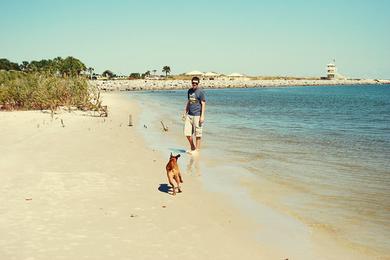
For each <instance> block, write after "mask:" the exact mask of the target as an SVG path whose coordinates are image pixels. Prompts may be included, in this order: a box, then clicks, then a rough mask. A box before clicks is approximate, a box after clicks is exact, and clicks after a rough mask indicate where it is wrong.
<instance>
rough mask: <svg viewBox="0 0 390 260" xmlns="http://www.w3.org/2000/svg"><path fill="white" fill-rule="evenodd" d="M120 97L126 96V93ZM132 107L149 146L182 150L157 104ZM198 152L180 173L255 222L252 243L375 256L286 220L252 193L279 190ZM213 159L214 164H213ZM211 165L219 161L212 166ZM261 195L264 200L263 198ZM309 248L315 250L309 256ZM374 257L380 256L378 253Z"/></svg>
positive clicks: (316, 254) (297, 251) (320, 229)
mask: <svg viewBox="0 0 390 260" xmlns="http://www.w3.org/2000/svg"><path fill="white" fill-rule="evenodd" d="M124 95H127V96H132V94H131V93H128V94H124ZM138 97H139V96H138ZM133 99H137V96H136V97H133ZM138 102H139V103H142V105H141V106H142V107H143V114H149V115H148V116H144V115H143V120H144V121H143V123H142V124H144V123H145V124H146V125H147V126H148V128H147V130H145V131H147V132H145V138H146V139H149V142H148V144H149V145H152V146H153V147H155V148H156V149H160V150H162V151H166V152H168V151H172V150H177V151H180V149H176V148H172V147H177V146H178V147H180V148H182V147H186V145H187V143H186V142H185V140H184V139H183V138H180V137H181V135H180V133H181V129H180V128H181V127H180V126H179V125H178V124H177V122H175V120H174V119H173V118H169V114H167V113H166V111H165V112H164V111H163V110H162V109H159V107H158V105H157V104H158V103H159V102H149V103H148V102H147V101H145V100H144V99H142V101H138ZM147 110H149V111H147ZM163 118H164V119H165V120H167V121H165V123H167V125H169V126H170V127H169V132H163V131H162V130H161V126H160V124H159V122H160V120H161V119H163ZM167 139H169V141H167ZM161 140H163V141H161ZM204 149H205V150H204V151H202V154H201V155H200V156H198V157H197V158H195V160H194V161H191V162H188V163H187V164H188V165H187V167H183V168H185V169H186V170H187V172H188V173H189V174H194V173H195V174H199V175H201V178H202V182H203V185H204V186H206V187H207V189H208V190H209V191H211V192H216V193H219V194H222V195H223V196H224V197H225V198H228V200H229V201H230V203H231V204H232V206H233V207H235V208H237V209H238V210H240V211H242V212H244V213H245V214H246V215H250V216H252V217H253V216H255V218H256V223H257V225H258V226H260V227H262V228H261V231H259V232H258V233H257V237H258V239H259V240H260V241H261V243H262V244H266V245H270V241H272V242H271V244H273V245H274V246H277V247H279V248H283V249H286V248H289V251H290V252H292V256H294V257H299V258H303V259H314V258H320V259H321V254H322V253H323V254H324V255H326V251H327V250H329V251H330V252H332V254H333V257H331V259H349V258H350V257H353V258H354V259H366V258H367V257H377V256H378V253H377V252H376V251H375V250H374V249H372V248H370V247H368V246H365V245H357V244H354V243H351V242H350V241H348V240H346V239H345V238H342V237H339V236H338V235H337V234H336V233H335V232H334V230H332V229H329V228H328V226H326V225H322V224H320V223H313V222H312V221H311V222H310V221H304V219H302V218H299V217H297V215H294V214H291V212H289V211H288V210H287V209H286V208H284V207H280V206H279V207H275V203H276V202H277V201H273V202H272V203H270V202H271V201H267V200H269V199H270V198H271V197H272V195H266V194H264V193H261V192H259V191H256V189H257V188H258V187H262V186H263V185H266V187H263V188H262V189H265V190H268V191H270V192H271V193H270V194H272V193H273V194H274V195H275V196H278V195H281V193H283V192H282V191H281V190H279V189H280V188H281V186H280V185H276V184H272V183H271V182H270V181H269V180H268V181H267V180H265V179H261V178H260V179H259V176H255V175H252V174H251V173H249V172H248V171H246V170H244V169H240V168H238V167H237V168H231V167H232V166H233V165H231V164H230V163H228V164H227V165H220V163H223V160H222V161H221V159H217V158H218V154H215V153H212V154H210V152H209V151H208V149H207V143H205V147H204ZM181 150H184V149H181ZM185 156H186V155H185ZM214 156H215V158H213V157H214ZM199 157H200V158H201V159H199ZM182 160H184V158H183V159H182ZM210 160H211V161H210ZM215 160H217V161H218V160H219V161H218V162H216V161H215ZM199 161H200V163H199ZM184 166H185V165H184ZM233 167H234V166H233ZM285 192H288V191H285ZM260 195H261V196H260ZM264 195H266V196H265V197H264V198H263V196H264ZM275 220H276V221H275ZM275 233H277V234H275ZM285 234H287V235H285ZM265 237H267V239H265ZM289 237H295V239H297V241H299V243H298V244H295V242H296V241H290V239H289ZM286 241H290V242H286ZM309 245H310V246H309ZM323 245H326V246H323ZM313 247H315V248H316V250H314V251H312V249H313ZM302 252H306V253H302ZM379 255H381V254H380V253H379Z"/></svg>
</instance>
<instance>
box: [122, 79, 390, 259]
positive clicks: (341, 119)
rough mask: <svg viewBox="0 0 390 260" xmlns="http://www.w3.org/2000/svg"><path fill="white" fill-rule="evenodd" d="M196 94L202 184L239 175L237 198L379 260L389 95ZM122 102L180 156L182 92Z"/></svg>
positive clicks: (384, 234)
mask: <svg viewBox="0 0 390 260" xmlns="http://www.w3.org/2000/svg"><path fill="white" fill-rule="evenodd" d="M205 92H206V98H207V107H206V122H205V125H204V138H203V144H202V158H201V160H202V165H201V166H199V165H198V167H201V171H203V175H205V174H206V173H205V172H206V171H207V170H208V171H214V172H217V175H229V174H231V175H235V176H237V175H240V174H242V177H243V180H242V188H243V189H246V191H247V192H248V193H250V194H251V195H252V196H253V197H254V199H255V200H256V201H258V202H259V203H264V204H267V205H268V206H270V207H273V208H275V209H277V210H280V211H283V212H285V213H286V214H289V215H290V216H292V217H294V218H296V219H298V220H299V221H302V222H303V223H305V224H307V225H308V226H309V227H310V228H313V229H321V230H325V231H326V232H329V233H331V234H333V235H334V236H337V237H338V238H340V239H342V240H344V241H346V243H349V244H351V245H353V246H358V247H362V248H366V249H369V250H373V251H375V252H379V254H380V255H387V254H389V252H390V86H379V85H378V86H339V87H329V86H317V87H288V88H255V89H219V90H205ZM127 95H129V96H130V97H131V98H135V99H136V100H138V101H139V102H140V104H141V106H142V109H143V114H142V116H141V121H142V122H143V123H142V124H146V125H145V126H147V125H148V124H149V128H148V129H149V132H148V133H147V134H146V135H147V136H146V137H147V138H149V140H150V142H151V143H153V144H154V145H157V146H158V145H160V146H159V147H160V149H162V150H164V149H165V150H171V151H173V152H174V153H175V152H183V149H186V148H187V149H188V147H186V146H185V145H186V143H185V138H184V137H183V136H182V124H183V122H182V121H181V120H180V115H181V113H182V111H183V110H184V105H185V102H186V91H155V92H138V93H134V92H132V93H129V94H127ZM160 120H163V121H164V122H165V123H166V124H168V125H169V127H170V131H169V133H170V135H169V137H168V139H167V138H164V140H162V139H161V138H160V137H159V135H153V134H151V132H152V131H157V132H161V131H160V129H159V128H158V124H159V121H160ZM153 122H154V126H155V127H152V124H153ZM153 136H154V137H153ZM153 138H154V139H153ZM179 140H181V141H179ZM167 152H168V151H167ZM191 167H192V165H190V166H189V168H191ZM218 169H219V170H218ZM222 169H223V170H222ZM226 169H231V170H230V173H229V170H226ZM198 171H200V169H198ZM253 180H255V181H253ZM216 186H217V185H216Z"/></svg>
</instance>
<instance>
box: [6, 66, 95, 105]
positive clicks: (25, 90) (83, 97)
mask: <svg viewBox="0 0 390 260" xmlns="http://www.w3.org/2000/svg"><path fill="white" fill-rule="evenodd" d="M99 99H100V95H99V93H98V90H97V89H95V88H93V87H91V86H89V85H88V83H87V80H86V79H85V78H83V77H78V76H76V77H59V76H53V75H50V74H44V73H24V72H20V71H0V109H2V110H44V109H50V110H55V109H57V108H58V107H60V106H67V107H76V108H78V109H83V110H98V109H99V108H100V107H101V102H100V100H99Z"/></svg>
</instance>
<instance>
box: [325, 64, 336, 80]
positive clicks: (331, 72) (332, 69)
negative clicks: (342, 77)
mask: <svg viewBox="0 0 390 260" xmlns="http://www.w3.org/2000/svg"><path fill="white" fill-rule="evenodd" d="M326 72H327V78H328V79H334V78H335V76H336V64H334V63H329V64H328V65H326Z"/></svg>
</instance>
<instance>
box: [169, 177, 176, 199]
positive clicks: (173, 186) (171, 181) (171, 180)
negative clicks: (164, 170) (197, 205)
mask: <svg viewBox="0 0 390 260" xmlns="http://www.w3.org/2000/svg"><path fill="white" fill-rule="evenodd" d="M173 179H174V177H173V176H172V174H169V173H168V181H169V184H171V186H172V195H176V189H175V185H174V184H173Z"/></svg>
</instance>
